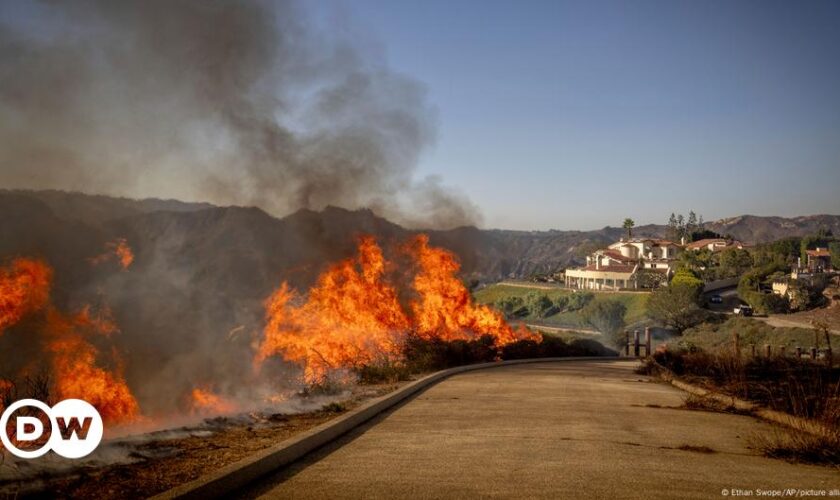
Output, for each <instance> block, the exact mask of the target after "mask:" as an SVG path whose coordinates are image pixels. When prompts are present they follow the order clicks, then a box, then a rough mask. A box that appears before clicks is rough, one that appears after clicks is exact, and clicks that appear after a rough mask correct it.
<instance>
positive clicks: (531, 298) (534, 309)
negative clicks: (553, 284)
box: [525, 292, 554, 318]
mask: <svg viewBox="0 0 840 500" xmlns="http://www.w3.org/2000/svg"><path fill="white" fill-rule="evenodd" d="M525 306H526V307H527V308H528V312H530V313H531V315H533V316H536V317H538V318H545V317H546V316H549V313H550V311H552V310H553V309H554V303H553V302H552V301H551V299H549V298H548V296H547V295H545V294H542V293H537V292H530V293H529V294H528V295H526V296H525Z"/></svg>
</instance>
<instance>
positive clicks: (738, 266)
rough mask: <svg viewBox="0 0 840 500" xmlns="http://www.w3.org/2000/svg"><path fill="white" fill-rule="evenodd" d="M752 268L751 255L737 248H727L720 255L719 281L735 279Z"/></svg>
mask: <svg viewBox="0 0 840 500" xmlns="http://www.w3.org/2000/svg"><path fill="white" fill-rule="evenodd" d="M752 267H753V258H752V255H750V253H749V252H748V251H746V250H743V249H738V248H727V249H726V250H724V251H723V252H721V253H720V270H719V272H720V275H719V276H718V277H719V278H721V279H725V278H737V277H738V276H741V275H742V274H744V273H745V272H747V271H749V270H750V268H752Z"/></svg>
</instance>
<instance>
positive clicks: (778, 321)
mask: <svg viewBox="0 0 840 500" xmlns="http://www.w3.org/2000/svg"><path fill="white" fill-rule="evenodd" d="M755 319H757V320H759V321H763V322H765V323H767V324H768V325H770V326H786V327H793V328H810V329H813V328H814V326H813V325H812V324H810V322H807V321H804V320H802V319H799V320H798V321H797V320H796V319H794V320H791V319H789V318H786V317H784V316H783V315H779V314H771V315H770V316H755ZM828 331H829V332H831V333H833V334H834V335H840V330H837V329H829V330H828Z"/></svg>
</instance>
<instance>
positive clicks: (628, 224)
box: [621, 217, 636, 240]
mask: <svg viewBox="0 0 840 500" xmlns="http://www.w3.org/2000/svg"><path fill="white" fill-rule="evenodd" d="M635 225H636V223H635V222H634V221H633V219H631V218H629V217H628V218H626V219H624V224H622V226H621V227H623V228H624V229H626V230H627V239H628V240H629V239H630V238H632V237H633V226H635Z"/></svg>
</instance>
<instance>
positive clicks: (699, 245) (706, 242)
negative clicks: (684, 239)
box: [685, 238, 726, 250]
mask: <svg viewBox="0 0 840 500" xmlns="http://www.w3.org/2000/svg"><path fill="white" fill-rule="evenodd" d="M718 242H723V243H724V244H725V243H726V240H725V239H723V238H706V239H704V240H698V241H693V242H691V243H689V244H688V245H686V246H685V247H686V248H690V249H692V250H694V249H696V248H703V247H705V246H707V245H711V244H712V243H718Z"/></svg>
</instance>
